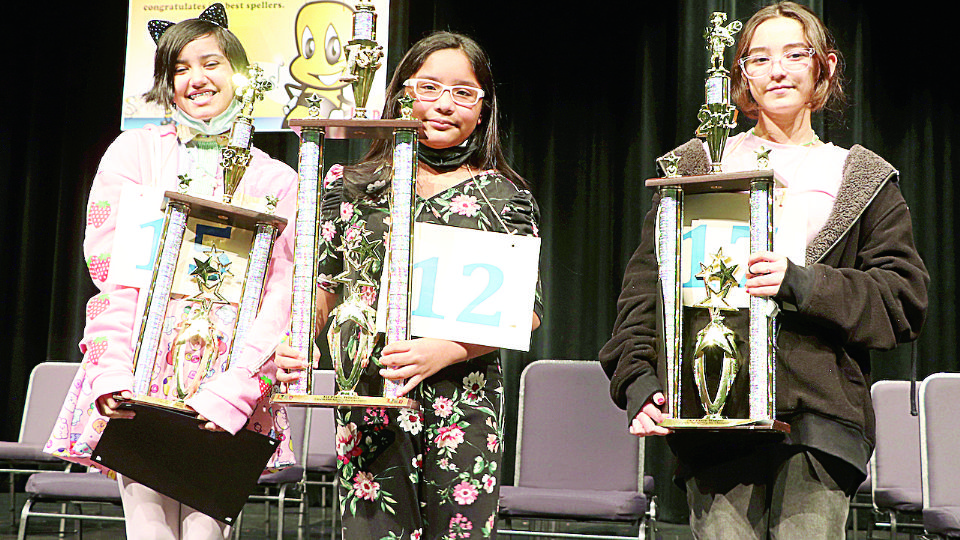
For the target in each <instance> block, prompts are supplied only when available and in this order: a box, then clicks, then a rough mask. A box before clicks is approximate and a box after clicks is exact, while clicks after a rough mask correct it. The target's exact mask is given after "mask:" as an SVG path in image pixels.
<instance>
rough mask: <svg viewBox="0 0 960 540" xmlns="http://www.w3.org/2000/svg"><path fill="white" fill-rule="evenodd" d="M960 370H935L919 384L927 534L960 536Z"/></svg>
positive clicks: (921, 456) (924, 514) (924, 518)
mask: <svg viewBox="0 0 960 540" xmlns="http://www.w3.org/2000/svg"><path fill="white" fill-rule="evenodd" d="M958 407H960V373H935V374H933V375H930V376H929V377H927V378H926V379H924V381H923V383H921V385H920V467H921V471H922V478H923V510H922V512H923V526H924V528H925V529H926V531H927V533H928V534H933V535H937V536H938V537H941V538H944V537H949V538H956V537H960V482H958V481H957V480H958V478H960V459H958V457H957V456H958V449H960V425H958V424H957V417H956V414H957V411H958V410H960V409H958Z"/></svg>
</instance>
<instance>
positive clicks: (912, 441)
mask: <svg viewBox="0 0 960 540" xmlns="http://www.w3.org/2000/svg"><path fill="white" fill-rule="evenodd" d="M870 395H871V397H872V398H873V409H874V411H875V413H876V417H877V447H876V449H875V450H874V453H873V459H872V460H871V461H870V464H871V473H872V476H873V504H874V505H875V506H876V507H877V508H880V509H887V510H906V511H919V510H920V509H921V505H922V502H923V499H922V491H921V485H920V484H921V482H920V419H919V418H918V417H916V416H913V415H912V414H910V382H909V381H878V382H876V383H874V385H873V386H872V387H871V388H870Z"/></svg>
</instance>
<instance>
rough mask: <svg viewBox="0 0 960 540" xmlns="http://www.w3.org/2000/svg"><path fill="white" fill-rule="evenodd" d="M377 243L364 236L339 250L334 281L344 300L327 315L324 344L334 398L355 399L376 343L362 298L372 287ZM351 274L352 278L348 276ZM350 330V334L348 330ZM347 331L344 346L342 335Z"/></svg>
mask: <svg viewBox="0 0 960 540" xmlns="http://www.w3.org/2000/svg"><path fill="white" fill-rule="evenodd" d="M379 243H380V242H379V241H375V242H371V241H370V240H368V239H367V238H366V237H365V236H364V237H361V238H358V239H355V240H353V241H351V244H352V245H350V246H347V245H344V246H341V247H340V251H342V252H343V262H344V266H345V269H344V272H343V273H342V274H341V275H339V276H337V277H335V278H334V281H337V282H339V283H343V284H345V285H346V287H347V293H346V297H345V299H344V301H343V302H342V303H341V304H340V305H338V306H337V307H336V308H334V310H333V311H332V312H331V313H330V329H329V331H328V332H327V344H328V345H329V346H330V357H331V360H332V361H333V369H334V373H335V375H336V380H337V388H339V391H338V392H337V393H338V395H341V396H356V395H357V393H356V391H355V388H356V387H357V383H359V382H360V376H361V375H362V374H363V370H364V369H366V367H367V366H368V365H369V364H370V355H371V354H372V353H373V347H374V345H376V342H377V323H376V317H377V312H376V310H374V309H373V308H372V307H370V305H369V304H368V303H367V302H366V301H365V300H364V299H363V294H362V288H363V287H376V283H375V282H374V280H373V278H371V277H370V275H369V273H368V272H369V271H370V270H378V268H372V265H373V264H377V263H378V261H377V258H376V257H375V256H374V255H373V250H374V248H375V247H376V245H377V244H379ZM351 275H353V276H354V277H353V278H350V277H349V276H351ZM351 327H352V330H353V331H352V332H349V330H350V329H351ZM345 331H348V332H349V335H348V337H347V340H348V341H347V345H346V347H344V343H343V338H344V332H345Z"/></svg>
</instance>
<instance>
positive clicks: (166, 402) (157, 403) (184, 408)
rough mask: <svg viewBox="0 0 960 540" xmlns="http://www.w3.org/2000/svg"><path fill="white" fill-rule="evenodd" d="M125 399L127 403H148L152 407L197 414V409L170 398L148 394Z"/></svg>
mask: <svg viewBox="0 0 960 540" xmlns="http://www.w3.org/2000/svg"><path fill="white" fill-rule="evenodd" d="M126 401H127V402H128V403H136V404H140V405H150V406H153V407H159V408H161V409H167V410H171V411H180V412H185V413H189V414H193V415H196V414H197V411H195V410H193V409H191V408H190V407H189V406H188V405H187V404H186V403H184V402H182V401H175V400H172V399H163V398H155V397H150V396H137V397H135V398H133V399H128V400H126Z"/></svg>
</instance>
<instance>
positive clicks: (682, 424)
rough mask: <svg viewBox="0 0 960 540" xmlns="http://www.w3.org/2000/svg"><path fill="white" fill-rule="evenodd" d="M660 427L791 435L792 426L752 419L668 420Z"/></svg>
mask: <svg viewBox="0 0 960 540" xmlns="http://www.w3.org/2000/svg"><path fill="white" fill-rule="evenodd" d="M660 425H661V426H663V427H665V428H668V429H672V430H681V429H698V430H703V429H708V430H731V429H732V430H748V431H770V432H773V431H776V432H780V433H784V434H786V433H790V425H789V424H787V423H785V422H781V421H779V420H754V419H752V418H666V419H664V420H663V422H660Z"/></svg>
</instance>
